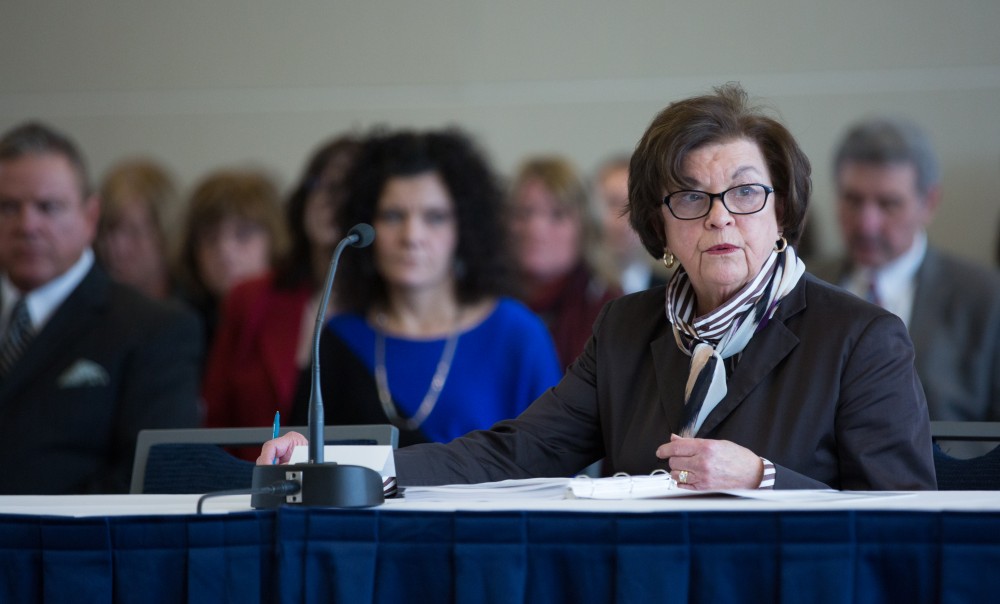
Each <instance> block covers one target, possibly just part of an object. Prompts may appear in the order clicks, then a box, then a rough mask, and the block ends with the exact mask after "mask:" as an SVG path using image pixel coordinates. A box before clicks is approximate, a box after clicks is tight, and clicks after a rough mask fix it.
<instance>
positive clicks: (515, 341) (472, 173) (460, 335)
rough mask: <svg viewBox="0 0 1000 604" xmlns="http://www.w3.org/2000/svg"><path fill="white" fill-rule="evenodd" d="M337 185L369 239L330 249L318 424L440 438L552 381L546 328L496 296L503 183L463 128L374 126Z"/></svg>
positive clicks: (507, 283)
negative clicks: (371, 233)
mask: <svg viewBox="0 0 1000 604" xmlns="http://www.w3.org/2000/svg"><path fill="white" fill-rule="evenodd" d="M345 186H346V187H347V196H346V198H347V201H346V203H345V204H344V205H343V206H342V207H341V208H340V211H339V214H338V217H337V223H338V224H342V225H351V224H356V223H359V222H367V223H370V224H371V225H372V226H374V227H375V242H374V243H373V244H372V246H371V247H368V248H364V249H359V250H351V251H350V252H348V253H346V254H344V256H343V258H342V260H341V268H340V272H339V274H338V276H337V284H336V288H337V292H336V296H337V301H338V304H339V305H340V307H341V308H342V309H344V310H345V311H346V312H345V313H344V314H342V315H339V316H336V317H334V318H333V319H332V320H331V321H330V323H329V324H328V326H327V329H326V331H325V332H324V334H323V336H322V339H321V345H320V348H321V350H320V361H321V366H322V377H321V383H322V389H323V399H324V401H325V402H326V406H325V412H326V413H325V416H326V421H327V423H329V424H341V425H342V424H362V423H388V422H391V423H393V424H395V425H396V426H397V427H398V428H399V429H400V445H403V446H405V445H407V444H412V443H416V442H426V441H437V442H447V441H449V440H451V439H452V438H454V437H456V436H460V435H462V434H465V433H466V432H468V431H470V430H474V429H478V428H488V427H489V426H491V425H492V424H493V423H495V422H497V421H499V420H501V419H507V418H511V417H515V416H516V415H518V414H519V413H520V412H521V411H523V410H524V409H525V408H526V407H527V406H528V404H529V403H531V402H532V401H533V400H534V399H535V398H537V397H538V395H540V394H541V393H542V392H544V391H545V390H546V389H547V388H548V387H550V386H552V385H554V384H555V383H556V382H557V381H558V380H559V378H560V377H561V371H560V366H559V363H558V360H557V357H556V353H555V348H554V346H553V344H552V341H551V338H550V336H549V335H548V332H547V330H546V328H545V326H544V325H543V324H542V322H541V321H540V320H539V319H538V318H537V317H536V316H535V315H534V314H532V313H531V312H530V311H529V310H528V309H527V308H526V307H524V306H523V305H521V304H520V303H519V302H516V301H514V300H513V299H511V298H509V297H507V296H508V294H509V293H510V292H511V287H512V285H511V284H512V272H511V263H510V260H509V255H508V251H507V241H506V233H505V231H504V227H503V225H504V221H503V219H502V216H501V211H502V210H501V208H502V193H501V190H500V187H499V186H498V184H497V179H496V177H495V176H494V174H493V173H492V171H491V170H490V168H489V166H488V164H487V163H486V161H485V160H484V159H483V157H482V155H481V154H480V153H479V152H478V150H477V149H476V148H475V146H474V145H473V144H472V142H471V141H470V140H469V139H468V138H467V137H466V136H465V135H463V134H462V133H460V132H458V131H456V130H447V131H434V132H426V133H416V132H408V131H402V132H376V133H374V134H373V135H371V136H370V137H369V138H368V140H366V141H365V142H364V144H363V146H362V149H361V151H360V153H359V156H358V158H357V160H356V163H355V164H354V166H353V167H352V169H351V171H350V172H349V173H348V175H347V178H346V180H345ZM308 383H309V382H308V379H303V380H300V382H299V384H300V387H299V396H298V397H297V405H296V408H295V411H294V412H293V418H292V420H293V421H294V422H295V423H302V424H304V423H305V422H306V419H307V415H308V409H307V407H308V405H307V400H308V390H309V389H308Z"/></svg>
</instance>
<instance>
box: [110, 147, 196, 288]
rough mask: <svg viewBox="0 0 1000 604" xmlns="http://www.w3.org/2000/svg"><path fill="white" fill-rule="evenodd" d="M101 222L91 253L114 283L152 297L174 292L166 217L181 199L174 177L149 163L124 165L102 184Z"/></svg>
mask: <svg viewBox="0 0 1000 604" xmlns="http://www.w3.org/2000/svg"><path fill="white" fill-rule="evenodd" d="M100 196H101V219H100V222H99V223H98V227H97V240H96V241H95V245H94V248H95V251H96V252H97V258H98V260H99V261H100V263H101V264H102V265H103V266H104V268H105V269H107V271H108V274H110V275H111V277H112V278H113V279H115V280H116V281H119V282H121V283H125V284H127V285H131V286H133V287H135V288H136V289H138V290H139V291H141V292H142V293H144V294H146V295H147V296H149V297H150V298H154V299H159V300H162V299H165V298H167V297H169V296H170V295H171V294H172V293H173V289H174V287H173V283H172V280H171V277H170V268H169V261H168V252H167V240H168V236H167V232H166V231H167V228H166V222H167V216H168V215H169V213H170V212H171V211H172V209H173V208H176V207H177V205H178V203H179V201H180V198H179V195H178V192H177V187H176V185H175V184H174V180H173V178H172V177H171V176H170V174H169V173H168V172H167V170H166V169H164V168H163V167H162V166H161V165H160V164H158V163H157V162H155V161H152V160H149V159H130V160H125V161H122V162H120V163H118V164H116V165H115V166H113V167H112V168H111V169H110V170H108V172H107V174H105V176H104V179H103V180H102V181H101V187H100Z"/></svg>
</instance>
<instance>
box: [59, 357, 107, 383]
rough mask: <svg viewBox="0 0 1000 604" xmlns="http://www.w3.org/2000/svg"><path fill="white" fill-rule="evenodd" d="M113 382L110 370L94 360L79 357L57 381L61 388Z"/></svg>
mask: <svg viewBox="0 0 1000 604" xmlns="http://www.w3.org/2000/svg"><path fill="white" fill-rule="evenodd" d="M110 382H111V378H110V377H108V372H107V370H106V369H104V367H101V366H100V365H98V364H97V363H95V362H94V361H91V360H88V359H79V360H77V361H76V362H75V363H73V364H72V365H70V367H69V369H67V370H66V371H64V372H62V375H60V376H59V379H58V381H57V383H58V384H59V387H60V388H83V387H87V386H107V385H108V384H109V383H110Z"/></svg>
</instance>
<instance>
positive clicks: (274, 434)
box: [271, 411, 281, 465]
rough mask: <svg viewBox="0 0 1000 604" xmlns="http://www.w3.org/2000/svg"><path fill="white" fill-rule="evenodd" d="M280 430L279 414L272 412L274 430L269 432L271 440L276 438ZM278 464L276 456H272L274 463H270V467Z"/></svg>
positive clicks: (278, 412)
mask: <svg viewBox="0 0 1000 604" xmlns="http://www.w3.org/2000/svg"><path fill="white" fill-rule="evenodd" d="M280 429H281V412H280V411H275V412H274V430H273V431H272V432H271V438H278V431H279V430H280ZM276 463H278V456H277V455H275V456H274V461H272V462H271V464H272V465H274V464H276Z"/></svg>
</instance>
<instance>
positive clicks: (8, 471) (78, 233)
mask: <svg viewBox="0 0 1000 604" xmlns="http://www.w3.org/2000/svg"><path fill="white" fill-rule="evenodd" d="M99 215H100V206H99V200H98V198H97V196H96V195H93V194H92V193H91V192H90V187H89V183H88V181H87V175H86V170H85V168H84V162H83V158H82V156H81V154H80V153H79V151H78V150H77V148H76V145H75V144H74V143H73V142H72V141H71V140H70V139H69V138H67V137H66V136H64V135H62V134H61V133H59V132H57V131H55V130H53V129H51V128H49V127H47V126H45V125H42V124H39V123H28V124H24V125H21V126H19V127H16V128H14V129H13V130H11V131H9V132H7V133H6V134H5V135H3V137H2V138H0V442H3V444H4V448H5V451H4V455H3V456H2V457H0V475H2V476H3V477H4V480H3V482H2V483H0V494H13V493H16V494H69V493H116V492H117V493H125V492H128V490H129V480H130V477H131V472H132V459H133V456H134V453H135V443H136V438H137V435H138V432H139V430H141V429H143V428H182V427H184V428H187V427H194V426H195V425H197V421H198V415H197V413H198V411H197V404H198V377H199V367H200V363H201V352H202V351H201V328H200V324H199V322H198V319H197V317H195V316H194V314H193V313H191V312H190V311H187V310H183V309H181V308H180V307H178V306H176V305H172V304H170V305H168V304H166V303H164V304H161V303H159V302H155V301H153V300H152V299H149V298H146V297H145V296H143V295H142V294H140V293H139V292H138V291H136V290H134V289H132V288H130V287H127V286H124V285H121V284H118V283H115V282H113V281H112V280H111V279H110V278H109V277H108V275H107V273H106V272H105V271H104V270H103V269H102V268H101V267H100V266H99V265H98V264H97V263H96V262H95V261H94V253H93V251H92V250H91V244H92V242H93V240H94V235H95V232H96V229H97V221H98V217H99Z"/></svg>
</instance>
